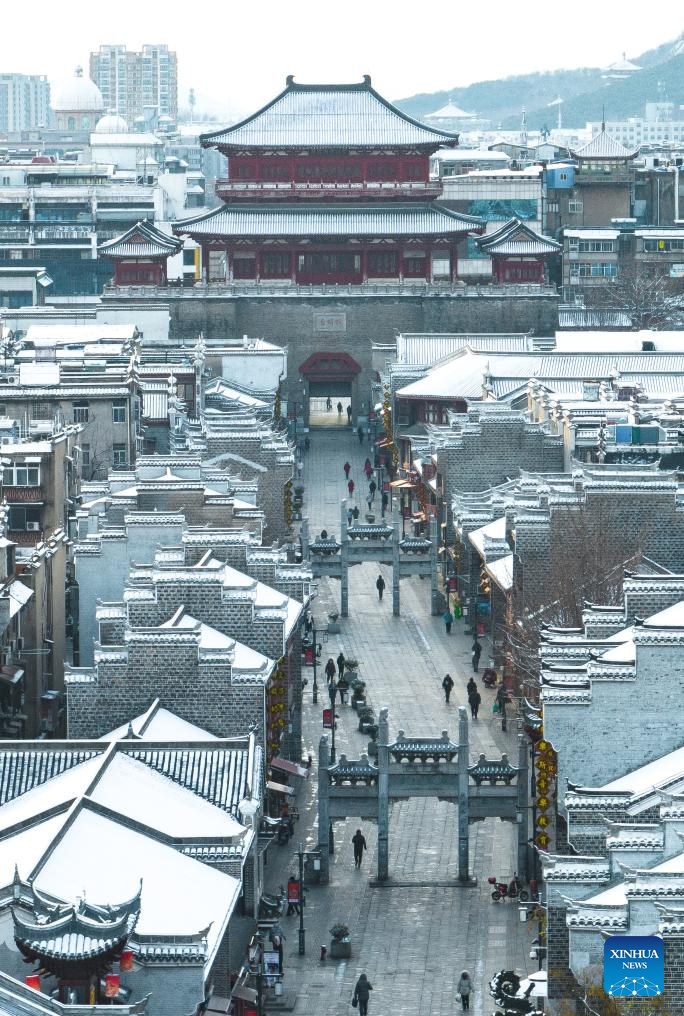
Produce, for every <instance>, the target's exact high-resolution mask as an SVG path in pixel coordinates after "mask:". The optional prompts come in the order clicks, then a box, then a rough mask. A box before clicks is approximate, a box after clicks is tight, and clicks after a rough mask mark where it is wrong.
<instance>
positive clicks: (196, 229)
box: [173, 202, 484, 237]
mask: <svg viewBox="0 0 684 1016" xmlns="http://www.w3.org/2000/svg"><path fill="white" fill-rule="evenodd" d="M483 226H484V222H483V220H482V219H479V218H477V217H476V216H473V215H465V214H462V213H461V212H454V211H452V210H451V209H449V208H443V207H442V206H441V205H431V204H421V203H419V202H412V203H410V204H386V205H381V206H379V207H378V206H377V205H376V204H370V203H369V204H367V205H341V204H340V205H316V207H313V208H312V207H309V206H308V205H306V206H304V205H302V206H301V207H299V206H297V205H287V206H284V207H283V206H280V205H268V204H259V205H242V204H241V205H223V206H222V207H220V208H213V209H212V210H211V211H209V212H203V213H202V214H201V215H195V216H193V217H192V218H189V219H180V220H179V221H177V222H175V223H174V225H173V228H174V231H175V232H176V233H178V234H185V233H187V234H188V235H189V236H235V237H247V236H249V237H267V236H284V237H285V236H287V237H300V236H301V237H309V236H325V237H333V236H345V237H347V236H352V237H357V236H383V235H391V236H453V235H454V234H462V233H468V232H471V231H472V230H476V229H478V228H481V227H483Z"/></svg>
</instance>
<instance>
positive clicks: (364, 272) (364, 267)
mask: <svg viewBox="0 0 684 1016" xmlns="http://www.w3.org/2000/svg"><path fill="white" fill-rule="evenodd" d="M367 281H368V251H366V250H362V251H361V282H367Z"/></svg>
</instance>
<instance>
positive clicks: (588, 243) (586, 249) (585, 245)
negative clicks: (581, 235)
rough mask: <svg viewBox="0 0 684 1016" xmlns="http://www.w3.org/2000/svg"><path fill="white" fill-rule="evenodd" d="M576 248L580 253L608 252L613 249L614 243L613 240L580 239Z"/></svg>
mask: <svg viewBox="0 0 684 1016" xmlns="http://www.w3.org/2000/svg"><path fill="white" fill-rule="evenodd" d="M577 249H578V250H579V251H580V252H581V253H582V254H587V253H596V252H601V253H610V252H611V251H614V250H615V243H614V241H613V240H580V242H579V244H578V245H577Z"/></svg>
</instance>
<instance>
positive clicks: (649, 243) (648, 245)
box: [644, 238, 684, 254]
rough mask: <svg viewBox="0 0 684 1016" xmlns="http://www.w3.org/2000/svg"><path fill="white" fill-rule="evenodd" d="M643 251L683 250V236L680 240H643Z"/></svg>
mask: <svg viewBox="0 0 684 1016" xmlns="http://www.w3.org/2000/svg"><path fill="white" fill-rule="evenodd" d="M644 250H645V251H657V252H658V253H660V254H665V253H667V251H670V250H684V238H682V239H681V240H644Z"/></svg>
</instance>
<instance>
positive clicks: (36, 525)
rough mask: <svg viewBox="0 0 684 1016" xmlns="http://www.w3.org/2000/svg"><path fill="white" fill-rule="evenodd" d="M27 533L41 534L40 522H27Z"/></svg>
mask: <svg viewBox="0 0 684 1016" xmlns="http://www.w3.org/2000/svg"><path fill="white" fill-rule="evenodd" d="M26 531H27V532H29V533H39V532H40V522H27V523H26Z"/></svg>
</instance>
